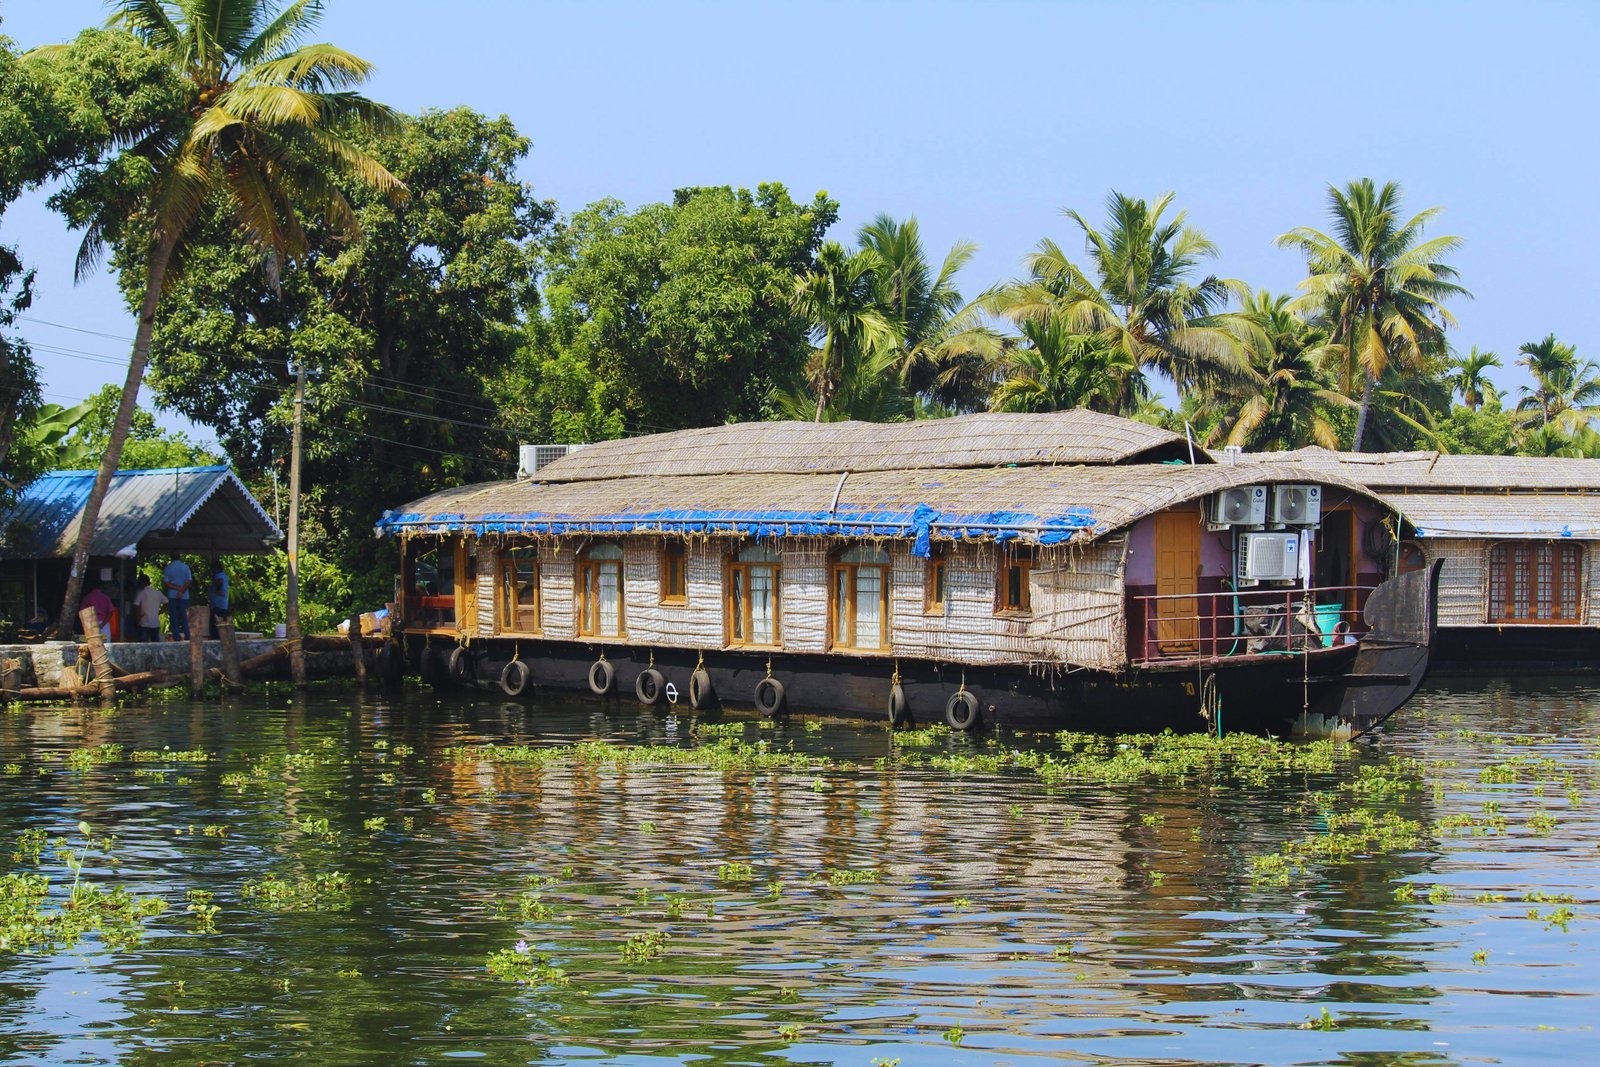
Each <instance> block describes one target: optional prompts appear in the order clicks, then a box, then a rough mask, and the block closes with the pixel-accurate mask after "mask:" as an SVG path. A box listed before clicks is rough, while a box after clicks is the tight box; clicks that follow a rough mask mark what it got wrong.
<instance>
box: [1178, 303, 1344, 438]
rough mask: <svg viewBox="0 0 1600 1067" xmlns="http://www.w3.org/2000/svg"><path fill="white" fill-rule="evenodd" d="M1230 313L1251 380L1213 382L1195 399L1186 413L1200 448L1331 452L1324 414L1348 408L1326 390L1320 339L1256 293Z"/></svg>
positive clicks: (1329, 424)
mask: <svg viewBox="0 0 1600 1067" xmlns="http://www.w3.org/2000/svg"><path fill="white" fill-rule="evenodd" d="M1243 305H1244V306H1243V307H1242V308H1241V309H1240V310H1239V311H1238V312H1237V313H1235V319H1236V322H1237V324H1238V325H1239V326H1240V327H1241V328H1240V330H1239V336H1240V342H1241V343H1242V344H1243V345H1244V346H1245V349H1246V351H1248V352H1249V354H1250V365H1251V368H1252V369H1253V370H1254V371H1255V372H1256V375H1257V376H1258V378H1259V382H1258V383H1256V384H1249V383H1246V384H1245V385H1243V386H1242V387H1240V386H1230V385H1228V384H1219V385H1218V386H1216V387H1214V388H1213V389H1211V390H1208V391H1207V392H1206V393H1205V395H1204V396H1203V397H1200V398H1198V402H1197V404H1196V405H1195V411H1194V414H1195V415H1196V416H1198V418H1199V419H1200V421H1202V422H1203V423H1205V424H1208V425H1209V426H1210V430H1209V432H1208V433H1207V435H1206V444H1208V445H1212V444H1216V443H1218V441H1220V442H1221V443H1224V444H1229V445H1238V446H1240V447H1243V448H1249V449H1252V450H1257V451H1261V450H1272V449H1291V448H1300V447H1302V446H1305V445H1309V444H1318V445H1321V446H1322V447H1324V448H1335V449H1336V448H1338V447H1339V431H1338V429H1337V428H1336V427H1335V425H1334V423H1333V421H1332V420H1330V419H1329V417H1328V416H1329V414H1330V412H1331V410H1332V409H1335V408H1339V407H1354V406H1355V402H1354V401H1353V400H1351V399H1350V398H1349V397H1347V396H1345V395H1344V394H1343V393H1340V392H1339V391H1337V390H1335V389H1332V388H1330V384H1331V383H1329V382H1328V381H1327V380H1326V379H1325V377H1324V372H1323V371H1322V370H1321V366H1322V364H1323V363H1324V362H1325V361H1326V359H1327V355H1328V344H1327V336H1326V334H1325V333H1324V332H1323V331H1321V330H1320V329H1318V328H1317V327H1315V326H1313V325H1311V324H1309V323H1307V322H1306V321H1305V320H1304V319H1302V318H1300V317H1299V316H1298V315H1296V314H1295V313H1294V312H1293V311H1291V310H1290V298H1289V297H1288V296H1284V295H1274V294H1272V293H1269V292H1267V291H1266V290H1264V289H1263V290H1259V291H1257V292H1254V293H1249V294H1246V295H1245V296H1244V299H1243Z"/></svg>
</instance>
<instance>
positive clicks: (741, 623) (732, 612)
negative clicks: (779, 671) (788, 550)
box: [722, 546, 783, 648]
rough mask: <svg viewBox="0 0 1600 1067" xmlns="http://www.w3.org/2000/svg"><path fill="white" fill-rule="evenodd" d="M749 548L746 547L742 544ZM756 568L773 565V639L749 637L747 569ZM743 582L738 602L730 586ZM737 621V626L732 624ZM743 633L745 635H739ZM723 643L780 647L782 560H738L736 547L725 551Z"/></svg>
mask: <svg viewBox="0 0 1600 1067" xmlns="http://www.w3.org/2000/svg"><path fill="white" fill-rule="evenodd" d="M743 547H749V546H743ZM756 567H771V568H772V642H771V643H770V644H767V643H765V642H757V641H752V640H750V639H749V636H748V635H749V633H750V622H751V619H750V596H749V593H748V590H749V588H750V571H751V570H752V569H753V568H756ZM736 581H742V582H743V586H744V588H745V589H746V590H747V592H746V594H745V596H744V599H743V601H742V602H741V603H739V604H737V605H736V604H735V601H734V596H733V589H734V583H735V582H736ZM736 621H737V623H738V625H737V626H735V625H734V624H735V622H736ZM740 632H742V633H743V634H745V635H746V636H743V637H741V636H739V633H740ZM722 643H723V644H724V645H725V646H726V647H728V648H782V647H783V560H782V558H781V554H780V558H779V559H775V560H741V559H740V558H739V550H737V549H736V550H735V551H733V552H731V553H729V554H728V557H727V558H726V559H725V560H723V563H722Z"/></svg>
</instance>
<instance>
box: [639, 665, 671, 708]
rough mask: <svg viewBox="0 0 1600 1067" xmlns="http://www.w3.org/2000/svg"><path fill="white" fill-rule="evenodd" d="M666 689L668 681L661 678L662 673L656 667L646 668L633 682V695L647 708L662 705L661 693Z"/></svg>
mask: <svg viewBox="0 0 1600 1067" xmlns="http://www.w3.org/2000/svg"><path fill="white" fill-rule="evenodd" d="M666 687H667V680H666V679H665V678H663V677H662V676H661V672H660V671H658V670H656V669H655V668H654V667H646V668H645V669H644V670H642V671H640V672H639V677H637V678H635V679H634V680H633V695H634V696H636V697H638V698H639V703H641V704H643V705H644V706H645V707H647V708H653V707H655V706H656V705H657V704H659V703H661V692H662V690H664V689H665V688H666Z"/></svg>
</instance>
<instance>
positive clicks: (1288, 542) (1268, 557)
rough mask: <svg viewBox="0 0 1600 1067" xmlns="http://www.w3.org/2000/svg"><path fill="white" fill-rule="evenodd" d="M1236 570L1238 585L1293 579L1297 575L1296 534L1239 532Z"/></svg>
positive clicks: (1298, 544) (1297, 552) (1298, 559)
mask: <svg viewBox="0 0 1600 1067" xmlns="http://www.w3.org/2000/svg"><path fill="white" fill-rule="evenodd" d="M1236 573H1237V577H1238V581H1239V584H1240V585H1242V586H1243V585H1260V584H1261V583H1262V582H1292V581H1294V580H1296V579H1297V578H1299V577H1300V535H1299V534H1297V533H1261V532H1255V531H1252V532H1250V533H1242V534H1240V535H1239V554H1238V567H1237V571H1236Z"/></svg>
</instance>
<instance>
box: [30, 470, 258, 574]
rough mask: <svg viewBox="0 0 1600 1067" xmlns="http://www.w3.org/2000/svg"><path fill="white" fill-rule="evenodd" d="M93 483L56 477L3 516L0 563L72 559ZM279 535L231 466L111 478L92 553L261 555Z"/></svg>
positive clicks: (77, 474)
mask: <svg viewBox="0 0 1600 1067" xmlns="http://www.w3.org/2000/svg"><path fill="white" fill-rule="evenodd" d="M94 478H95V472H94V471H55V472H53V473H51V474H46V475H43V476H41V477H39V478H38V479H36V480H35V481H34V482H33V483H32V484H31V485H29V486H28V488H27V489H26V490H24V491H23V493H22V496H21V497H20V498H19V499H18V500H17V503H16V506H15V507H13V508H12V510H11V511H10V513H9V514H6V515H4V516H0V531H3V533H0V537H3V541H0V557H4V558H9V559H48V558H55V557H63V556H70V555H71V554H72V551H73V548H74V547H75V545H76V542H77V539H78V521H79V518H80V517H81V515H82V512H83V506H84V505H85V504H86V503H87V502H88V500H89V491H90V489H91V488H93V486H94ZM282 536H283V535H282V534H281V533H280V532H279V530H278V527H277V525H276V524H275V523H274V522H273V521H272V519H271V517H269V516H268V515H267V513H266V512H265V511H264V510H262V508H261V505H260V504H258V503H257V502H256V499H255V497H253V496H251V495H250V491H249V490H248V489H246V488H245V486H244V483H243V482H241V481H239V479H238V477H237V476H235V475H234V474H233V472H232V471H230V470H229V469H228V468H227V467H169V468H165V469H157V470H136V471H118V472H117V473H116V474H115V475H114V476H113V477H112V480H111V488H110V489H109V490H108V491H107V492H106V499H105V502H104V503H103V504H102V505H101V509H100V521H99V523H98V528H97V529H96V531H95V536H94V540H93V543H92V547H91V549H90V551H91V552H93V553H94V554H95V555H97V556H113V555H118V554H119V553H120V554H127V553H128V552H129V551H130V550H133V549H137V550H139V551H147V552H161V551H173V552H229V553H238V552H259V551H261V550H263V549H264V548H266V547H268V546H269V545H272V544H275V543H276V542H278V541H279V540H281V539H282Z"/></svg>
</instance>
